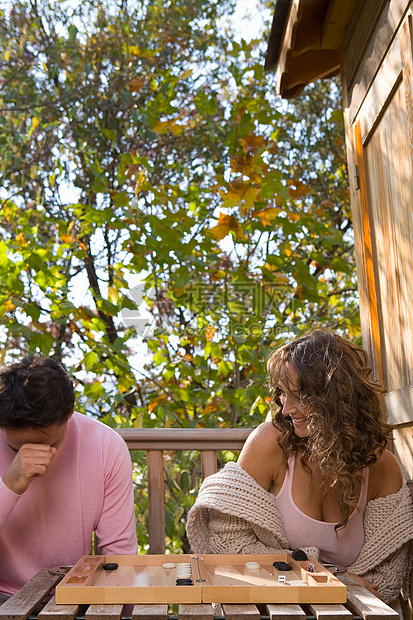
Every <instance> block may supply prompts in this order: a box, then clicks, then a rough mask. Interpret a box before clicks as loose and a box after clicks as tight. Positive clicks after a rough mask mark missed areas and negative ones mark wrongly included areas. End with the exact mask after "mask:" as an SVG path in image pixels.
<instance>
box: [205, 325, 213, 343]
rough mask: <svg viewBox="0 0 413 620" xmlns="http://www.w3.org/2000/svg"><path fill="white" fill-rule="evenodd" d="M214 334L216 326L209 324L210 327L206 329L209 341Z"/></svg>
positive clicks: (206, 336)
mask: <svg viewBox="0 0 413 620" xmlns="http://www.w3.org/2000/svg"><path fill="white" fill-rule="evenodd" d="M214 334H215V327H213V326H212V325H208V327H207V328H206V330H205V338H206V339H207V341H208V342H209V341H210V340H212V338H213V337H214Z"/></svg>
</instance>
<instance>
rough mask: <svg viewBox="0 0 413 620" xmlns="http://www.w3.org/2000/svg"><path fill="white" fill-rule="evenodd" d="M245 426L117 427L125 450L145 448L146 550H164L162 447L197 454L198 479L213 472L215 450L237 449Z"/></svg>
mask: <svg viewBox="0 0 413 620" xmlns="http://www.w3.org/2000/svg"><path fill="white" fill-rule="evenodd" d="M251 431H252V429H251V428H247V429H243V428H139V429H131V428H119V429H116V432H118V433H119V435H120V436H121V437H122V438H123V439H124V440H125V442H126V445H127V446H128V448H129V450H145V451H146V452H147V466H148V512H149V517H148V535H149V553H165V486H164V466H163V451H164V450H188V451H192V450H195V451H199V452H200V453H201V471H202V478H206V477H207V476H210V475H211V474H214V473H216V471H217V452H221V451H223V450H233V451H240V450H241V449H242V446H243V445H244V442H245V440H246V438H247V437H248V435H249V434H250V433H251Z"/></svg>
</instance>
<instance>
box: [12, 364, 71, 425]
mask: <svg viewBox="0 0 413 620" xmlns="http://www.w3.org/2000/svg"><path fill="white" fill-rule="evenodd" d="M74 403H75V392H74V387H73V381H72V379H71V377H70V376H69V375H68V373H67V372H66V370H65V369H64V368H63V366H62V365H61V364H59V363H57V362H56V361H55V360H53V359H51V358H47V357H40V356H34V355H27V356H26V357H24V358H23V359H22V360H20V361H19V362H16V363H13V364H10V365H9V366H5V367H4V368H2V369H0V427H1V428H46V427H47V426H52V425H53V424H63V423H64V422H66V420H67V419H68V418H69V416H70V415H71V413H72V412H73V407H74Z"/></svg>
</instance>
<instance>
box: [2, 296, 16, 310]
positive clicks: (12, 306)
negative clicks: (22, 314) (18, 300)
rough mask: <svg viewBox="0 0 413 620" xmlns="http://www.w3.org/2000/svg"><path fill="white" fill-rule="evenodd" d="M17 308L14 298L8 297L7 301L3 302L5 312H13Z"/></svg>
mask: <svg viewBox="0 0 413 620" xmlns="http://www.w3.org/2000/svg"><path fill="white" fill-rule="evenodd" d="M15 309H16V306H15V304H14V303H13V302H12V300H11V299H6V301H5V302H4V304H3V310H4V312H13V311H14V310H15Z"/></svg>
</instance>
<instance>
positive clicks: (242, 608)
mask: <svg viewBox="0 0 413 620" xmlns="http://www.w3.org/2000/svg"><path fill="white" fill-rule="evenodd" d="M222 608H223V610H224V616H225V620H260V618H261V614H260V612H259V610H258V608H257V606H256V605H241V604H237V605H233V604H229V603H224V604H223V605H222Z"/></svg>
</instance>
